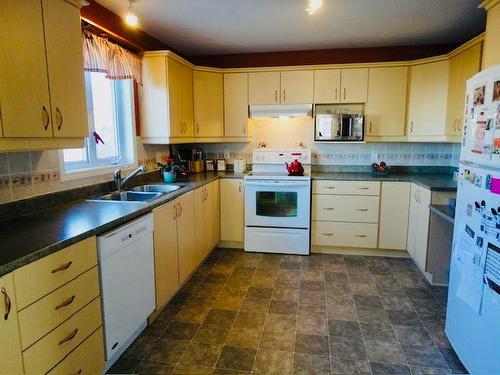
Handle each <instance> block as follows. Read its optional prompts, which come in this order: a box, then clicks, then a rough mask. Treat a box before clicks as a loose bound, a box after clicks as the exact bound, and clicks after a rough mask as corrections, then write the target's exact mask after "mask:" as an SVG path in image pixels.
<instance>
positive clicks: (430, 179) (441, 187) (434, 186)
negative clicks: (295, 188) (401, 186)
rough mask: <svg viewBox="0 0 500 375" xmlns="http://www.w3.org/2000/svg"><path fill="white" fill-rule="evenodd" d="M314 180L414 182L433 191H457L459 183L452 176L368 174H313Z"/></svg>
mask: <svg viewBox="0 0 500 375" xmlns="http://www.w3.org/2000/svg"><path fill="white" fill-rule="evenodd" d="M311 177H312V179H313V180H347V181H402V182H414V183H416V184H417V185H420V186H423V187H425V188H426V189H430V190H432V191H454V190H457V181H454V180H453V175H450V174H420V173H408V174H389V175H388V176H384V177H379V176H375V175H373V174H371V173H366V172H312V173H311Z"/></svg>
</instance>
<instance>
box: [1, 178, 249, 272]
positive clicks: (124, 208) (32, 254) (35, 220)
mask: <svg viewBox="0 0 500 375" xmlns="http://www.w3.org/2000/svg"><path fill="white" fill-rule="evenodd" d="M219 177H220V178H242V177H243V175H237V174H236V175H235V174H234V173H231V172H219V173H215V172H212V173H211V172H207V173H197V174H191V175H190V176H189V177H187V178H180V179H178V180H177V181H176V182H175V183H176V184H179V185H182V186H183V187H182V188H181V189H179V190H177V191H175V192H173V193H170V194H167V195H165V196H163V197H161V198H159V199H156V200H154V201H153V202H149V203H140V202H125V203H124V202H113V201H102V202H99V201H86V200H79V201H75V202H71V203H68V204H65V205H61V206H57V207H54V208H50V209H47V210H44V211H41V212H37V213H34V214H31V215H26V216H21V217H18V218H16V219H13V220H9V221H4V222H2V223H1V224H2V225H1V226H0V276H2V275H4V274H7V273H9V272H11V271H13V270H15V269H16V268H19V267H22V266H24V265H26V264H28V263H31V262H33V261H35V260H37V259H40V258H42V257H44V256H47V255H49V254H52V253H54V252H56V251H58V250H61V249H63V248H65V247H68V246H70V245H72V244H74V243H76V242H78V241H81V240H83V239H84V238H87V237H90V236H94V235H99V234H102V233H104V232H107V231H108V230H110V229H112V228H115V227H117V226H119V225H121V224H124V223H126V222H128V221H130V220H132V219H135V218H137V217H139V216H141V215H144V214H146V213H147V212H150V211H151V210H152V209H153V208H155V207H158V206H161V205H162V204H165V203H166V202H168V201H171V200H173V199H175V198H177V197H178V196H180V195H182V194H185V193H187V192H189V191H192V190H195V189H197V188H198V187H200V186H202V185H205V184H208V183H210V182H212V181H214V180H216V179H217V178H219ZM158 182H159V181H158Z"/></svg>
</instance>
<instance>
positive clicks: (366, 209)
mask: <svg viewBox="0 0 500 375" xmlns="http://www.w3.org/2000/svg"><path fill="white" fill-rule="evenodd" d="M356 211H361V212H366V211H368V208H356Z"/></svg>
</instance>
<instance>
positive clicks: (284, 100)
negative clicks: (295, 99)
mask: <svg viewBox="0 0 500 375" xmlns="http://www.w3.org/2000/svg"><path fill="white" fill-rule="evenodd" d="M285 102H286V91H285V90H283V103H285Z"/></svg>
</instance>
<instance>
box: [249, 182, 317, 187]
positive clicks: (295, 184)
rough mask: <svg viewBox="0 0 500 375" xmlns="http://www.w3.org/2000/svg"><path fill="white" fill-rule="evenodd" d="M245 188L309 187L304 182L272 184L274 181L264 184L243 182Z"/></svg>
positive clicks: (308, 183) (307, 183)
mask: <svg viewBox="0 0 500 375" xmlns="http://www.w3.org/2000/svg"><path fill="white" fill-rule="evenodd" d="M245 185H246V186H277V187H300V186H306V187H307V186H310V182H308V181H304V182H300V181H293V182H291V181H290V182H274V181H269V182H268V181H265V182H248V181H245Z"/></svg>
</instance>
